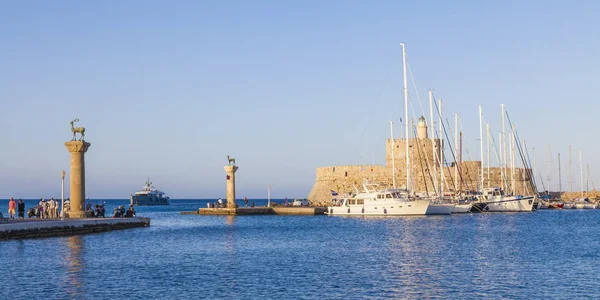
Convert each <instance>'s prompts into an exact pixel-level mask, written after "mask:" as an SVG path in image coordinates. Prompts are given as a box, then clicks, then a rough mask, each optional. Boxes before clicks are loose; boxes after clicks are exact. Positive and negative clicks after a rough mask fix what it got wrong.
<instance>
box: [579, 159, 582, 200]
mask: <svg viewBox="0 0 600 300" xmlns="http://www.w3.org/2000/svg"><path fill="white" fill-rule="evenodd" d="M579 172H580V173H581V174H580V175H579V182H580V187H581V198H583V166H582V162H581V149H579Z"/></svg>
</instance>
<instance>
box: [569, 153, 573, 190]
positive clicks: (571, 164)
mask: <svg viewBox="0 0 600 300" xmlns="http://www.w3.org/2000/svg"><path fill="white" fill-rule="evenodd" d="M571 158H572V155H571V145H569V190H570V192H571V193H573V161H572V159H571Z"/></svg>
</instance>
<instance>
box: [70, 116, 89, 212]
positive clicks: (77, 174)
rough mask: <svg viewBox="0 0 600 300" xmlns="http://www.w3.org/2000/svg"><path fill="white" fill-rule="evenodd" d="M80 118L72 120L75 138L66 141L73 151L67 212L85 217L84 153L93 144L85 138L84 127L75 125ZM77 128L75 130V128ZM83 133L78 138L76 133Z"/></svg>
mask: <svg viewBox="0 0 600 300" xmlns="http://www.w3.org/2000/svg"><path fill="white" fill-rule="evenodd" d="M77 121H79V120H77V119H75V120H73V121H71V131H72V132H73V139H72V140H71V141H68V142H65V146H66V147H67V150H69V152H71V172H70V181H69V185H70V191H69V199H70V208H69V211H68V212H67V214H68V217H69V218H85V217H86V213H85V209H84V206H85V203H84V201H85V159H84V155H85V152H87V150H88V148H89V147H90V146H91V144H90V143H88V142H86V141H84V140H83V132H84V131H85V129H84V128H83V127H73V123H74V122H77ZM73 129H75V130H73ZM76 133H79V134H80V135H81V137H80V139H79V140H78V139H76V137H75V134H76Z"/></svg>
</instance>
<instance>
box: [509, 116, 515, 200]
mask: <svg viewBox="0 0 600 300" xmlns="http://www.w3.org/2000/svg"><path fill="white" fill-rule="evenodd" d="M515 148H516V147H515V128H514V127H512V126H511V131H510V184H511V187H510V190H511V193H512V194H513V195H516V192H515Z"/></svg>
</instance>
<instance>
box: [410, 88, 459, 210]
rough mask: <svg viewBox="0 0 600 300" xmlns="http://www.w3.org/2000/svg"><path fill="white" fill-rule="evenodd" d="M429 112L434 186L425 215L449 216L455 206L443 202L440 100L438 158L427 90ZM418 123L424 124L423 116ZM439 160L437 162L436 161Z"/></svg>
mask: <svg viewBox="0 0 600 300" xmlns="http://www.w3.org/2000/svg"><path fill="white" fill-rule="evenodd" d="M429 110H430V113H431V126H430V130H431V147H432V152H433V173H434V176H433V178H434V182H433V186H434V190H435V196H434V197H433V199H432V201H431V202H430V203H429V207H428V208H427V212H426V213H425V214H426V215H449V214H451V213H452V210H453V209H454V207H455V205H456V204H454V203H450V202H445V201H444V179H445V178H444V139H443V135H442V131H443V122H442V100H441V99H440V100H439V107H438V112H439V113H438V115H439V122H440V131H439V136H440V145H441V149H440V151H439V157H438V152H437V151H436V143H435V134H434V132H435V128H434V126H433V94H432V91H431V90H429ZM419 121H420V122H425V118H424V117H423V116H421V118H420V119H419ZM438 158H439V160H438ZM438 164H439V166H440V183H439V184H436V183H437V165H438Z"/></svg>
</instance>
